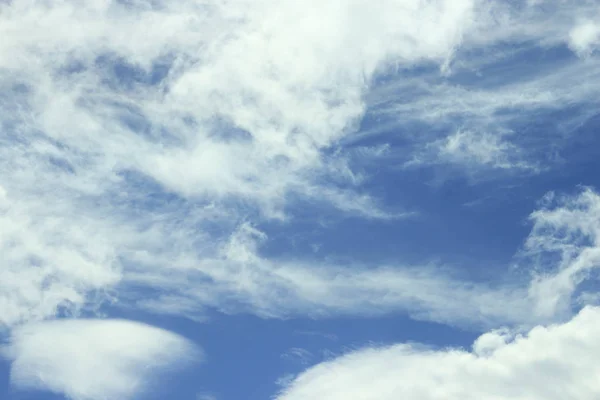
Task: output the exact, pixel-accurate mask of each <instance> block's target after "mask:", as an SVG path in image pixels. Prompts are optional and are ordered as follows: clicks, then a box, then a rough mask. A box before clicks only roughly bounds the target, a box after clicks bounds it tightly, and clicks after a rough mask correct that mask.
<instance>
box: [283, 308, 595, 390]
mask: <svg viewBox="0 0 600 400" xmlns="http://www.w3.org/2000/svg"><path fill="white" fill-rule="evenodd" d="M599 322H600V309H598V308H592V307H589V308H585V309H583V310H582V311H581V312H580V313H579V314H578V315H577V316H575V317H574V318H573V319H572V320H571V321H568V322H566V323H564V324H558V325H551V326H538V327H535V328H533V329H532V330H530V331H529V332H527V333H526V334H518V335H512V336H510V335H509V336H510V337H507V334H506V333H498V332H490V333H486V334H484V335H482V336H481V337H480V338H479V339H477V341H476V342H475V343H474V346H473V351H467V350H464V349H431V348H426V347H423V346H417V345H408V344H398V345H394V346H390V347H384V348H366V349H362V350H359V351H356V352H353V353H350V354H346V355H344V356H341V357H339V358H336V359H334V360H331V361H327V362H324V363H322V364H318V365H316V366H313V367H311V368H309V369H308V370H307V371H305V372H304V373H302V374H300V375H299V376H298V377H297V378H296V379H295V380H294V381H293V382H292V383H291V384H290V385H289V386H288V387H287V388H286V389H285V390H284V391H283V392H282V393H281V394H280V395H279V396H278V397H277V399H278V400H308V399H315V398H319V399H323V400H337V399H344V400H367V399H379V400H387V399H389V400H392V399H398V398H402V399H406V400H413V399H414V400H417V399H418V400H434V399H447V400H454V399H482V398H485V399H493V400H504V399H506V400H508V399H522V400H525V399H527V400H542V399H543V400H553V399H556V400H559V399H565V398H576V399H582V400H586V399H590V400H591V399H596V398H598V396H599V395H600V383H599V382H598V379H597V376H598V374H599V373H600V367H599V366H598V363H597V359H598V357H599V355H600V344H599V343H598V341H597V340H596V338H597V336H598V334H600V324H599ZM483 350H485V351H483Z"/></svg>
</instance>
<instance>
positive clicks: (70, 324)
mask: <svg viewBox="0 0 600 400" xmlns="http://www.w3.org/2000/svg"><path fill="white" fill-rule="evenodd" d="M3 352H4V355H5V356H6V357H7V358H9V359H10V360H11V361H12V365H11V372H10V374H11V375H10V382H11V384H12V385H13V386H14V387H16V388H17V389H24V390H32V389H36V390H47V391H51V392H54V393H60V394H64V395H65V396H67V397H68V398H69V399H72V400H104V399H130V398H133V397H134V395H138V394H140V393H143V392H144V391H145V390H147V389H148V388H149V387H151V386H152V384H153V383H152V381H150V378H156V377H159V376H161V373H167V372H168V369H169V368H170V367H173V366H178V365H179V366H180V365H183V364H186V363H187V362H189V361H197V360H198V357H199V355H200V353H199V350H198V349H197V348H195V346H194V345H192V344H191V343H189V342H188V341H187V340H186V339H184V338H182V337H180V336H178V335H176V334H173V333H170V332H168V331H165V330H162V329H159V328H154V327H151V326H148V325H144V324H140V323H135V322H129V321H123V320H57V321H51V322H43V323H36V324H32V325H25V326H23V327H20V328H18V329H16V330H14V331H13V332H12V336H11V338H10V343H9V345H8V346H7V347H6V348H5V349H4V350H3Z"/></svg>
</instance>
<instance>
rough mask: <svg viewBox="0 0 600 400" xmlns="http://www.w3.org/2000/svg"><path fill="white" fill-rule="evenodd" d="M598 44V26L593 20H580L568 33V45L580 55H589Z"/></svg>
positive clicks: (599, 42) (599, 30) (599, 34)
mask: <svg viewBox="0 0 600 400" xmlns="http://www.w3.org/2000/svg"><path fill="white" fill-rule="evenodd" d="M599 44H600V26H599V25H598V24H596V23H595V22H592V21H585V22H582V23H580V24H578V25H577V26H575V27H574V28H573V29H572V30H571V32H570V34H569V46H570V47H571V48H572V49H573V51H574V52H576V53H577V54H578V55H580V56H586V55H589V54H590V53H592V52H593V51H594V50H595V48H596V47H597V46H598V45H599Z"/></svg>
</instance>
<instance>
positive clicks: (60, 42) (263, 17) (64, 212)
mask: <svg viewBox="0 0 600 400" xmlns="http://www.w3.org/2000/svg"><path fill="white" fill-rule="evenodd" d="M473 12H474V9H473V1H471V0H461V1H458V2H457V1H449V0H448V1H442V2H434V1H427V2H423V3H414V2H412V1H407V0H385V1H382V2H379V3H378V5H377V6H376V7H373V5H372V4H371V3H370V2H368V1H363V0H357V1H352V2H348V3H339V2H336V1H311V2H309V3H306V2H303V3H298V2H296V1H283V2H281V1H267V0H261V1H251V2H249V1H245V0H237V1H230V2H212V3H198V2H195V1H180V2H177V3H173V2H116V1H103V0H97V1H89V2H85V3H82V2H79V1H64V2H58V3H57V2H54V3H48V2H43V1H36V0H31V1H22V2H21V1H19V2H10V3H9V4H4V5H3V6H2V11H1V13H0V35H1V36H2V37H3V38H4V39H3V40H2V43H0V93H2V95H0V115H1V117H0V118H1V119H0V129H1V132H2V135H1V136H0V169H1V170H2V171H3V173H2V175H1V177H0V186H1V187H2V188H3V191H2V193H3V194H2V200H1V205H0V207H2V213H1V214H0V224H1V225H2V226H3V230H2V232H0V249H2V252H1V254H2V258H1V259H0V262H1V263H2V269H0V270H1V271H2V274H3V276H2V279H1V280H0V282H1V283H0V302H1V304H2V307H0V310H1V311H0V323H1V324H3V325H6V326H12V325H15V324H19V323H22V322H23V321H27V320H32V319H40V318H44V317H47V316H52V315H54V314H56V313H58V312H61V313H78V312H81V310H82V307H85V306H87V305H88V303H90V302H93V301H95V300H94V299H97V300H98V301H102V299H104V298H107V297H111V296H112V295H114V294H115V293H114V292H113V290H115V288H116V287H117V286H118V284H119V282H121V281H122V276H123V273H124V271H125V272H126V273H128V274H130V273H131V272H132V271H131V270H133V271H140V270H144V269H150V270H153V269H155V268H163V267H165V265H167V266H173V268H171V269H170V273H173V272H175V271H178V268H179V267H178V266H180V265H182V264H183V265H186V266H188V267H189V266H190V265H196V267H197V268H204V267H203V265H206V263H208V262H210V261H211V260H213V259H214V257H216V254H217V253H218V249H219V248H220V247H221V246H222V245H223V243H226V242H227V240H228V237H229V234H231V233H232V232H233V231H234V230H235V227H236V226H237V225H238V224H239V222H240V221H241V220H244V219H246V218H248V216H249V215H250V216H255V217H252V219H253V220H255V221H256V220H261V219H262V218H280V219H284V218H285V217H286V216H287V213H288V212H289V211H288V205H289V204H293V203H294V201H295V199H298V198H300V199H303V200H308V201H310V202H312V203H323V204H331V205H333V206H334V207H336V208H338V209H339V210H341V211H343V212H346V213H350V214H353V215H361V216H366V217H371V218H395V217H397V216H398V215H402V212H400V213H398V212H396V211H387V210H383V209H382V207H379V206H378V204H377V202H376V201H375V200H374V199H373V198H371V196H370V195H369V194H368V193H362V192H361V191H360V190H359V189H357V186H358V185H359V184H360V180H357V179H355V176H354V175H353V174H352V172H351V171H350V170H349V168H347V165H344V164H345V161H344V158H343V157H340V158H339V159H338V162H336V163H335V164H330V163H328V162H327V160H326V157H325V155H324V150H326V149H328V148H329V147H332V146H335V144H336V143H337V141H338V140H339V139H340V138H341V137H344V136H345V135H347V134H348V133H349V132H351V131H352V130H353V129H355V127H356V124H357V122H358V120H359V119H360V118H361V116H362V114H363V112H364V107H365V106H364V101H363V95H364V93H365V92H366V90H367V88H368V85H369V82H370V80H371V79H372V77H373V76H374V75H375V74H376V73H377V71H379V70H382V69H385V68H387V66H389V65H390V63H394V62H396V63H401V64H403V65H414V64H418V63H421V62H434V63H446V62H447V60H448V59H450V58H451V57H452V54H453V53H454V51H455V49H456V48H457V47H458V46H459V45H460V42H461V40H462V37H463V35H464V32H466V31H467V30H468V29H469V26H470V24H471V22H472V17H473ZM66 27H68V29H67V28H66ZM149 27H152V29H149ZM161 68H163V70H162V72H161ZM207 225H210V226H215V225H218V226H219V229H218V230H215V229H212V230H211V229H209V228H207ZM215 231H218V232H219V233H218V234H215V233H214V232H215ZM199 249H200V250H199ZM179 271H180V269H179ZM230 284H231V283H230V282H229V281H228V280H225V282H223V283H222V285H230ZM220 285H221V283H220V281H218V282H217V284H216V286H217V287H219V286H220ZM236 285H238V284H233V286H234V287H235V286H236ZM118 295H122V293H121V294H118ZM165 298H166V297H165ZM138 300H140V299H138ZM141 300H142V301H140V305H142V306H144V307H145V306H147V303H148V302H144V301H143V300H144V299H141ZM176 306H177V305H174V304H170V305H166V304H165V305H164V306H163V307H162V311H165V310H167V309H168V310H171V311H173V310H174V308H173V307H176ZM178 306H181V304H180V305H178ZM155 308H156V307H155ZM191 308H194V306H193V305H186V306H185V307H184V309H185V310H189V309H191Z"/></svg>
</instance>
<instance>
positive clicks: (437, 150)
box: [406, 130, 536, 171]
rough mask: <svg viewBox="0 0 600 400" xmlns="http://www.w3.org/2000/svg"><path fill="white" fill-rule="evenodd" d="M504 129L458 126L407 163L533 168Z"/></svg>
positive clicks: (508, 168)
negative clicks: (478, 130)
mask: <svg viewBox="0 0 600 400" xmlns="http://www.w3.org/2000/svg"><path fill="white" fill-rule="evenodd" d="M503 136H505V135H502V134H500V133H486V132H476V131H470V130H458V131H456V132H455V133H454V134H452V135H449V136H447V137H446V138H444V139H439V140H437V141H435V142H433V143H431V144H428V145H427V146H426V147H425V149H424V151H423V152H422V153H421V154H417V155H415V158H413V159H412V160H411V161H409V162H408V163H406V166H407V167H410V166H419V165H422V164H428V165H430V164H436V163H440V164H446V163H449V164H457V165H461V166H464V167H467V168H469V167H471V168H474V169H477V168H481V167H488V168H493V169H504V170H531V171H534V170H535V169H536V166H535V165H531V164H529V163H528V162H527V161H526V160H525V157H524V156H523V154H522V151H521V149H520V148H518V147H517V146H515V145H514V144H512V143H511V142H510V141H508V140H507V139H506V138H504V137H503Z"/></svg>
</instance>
